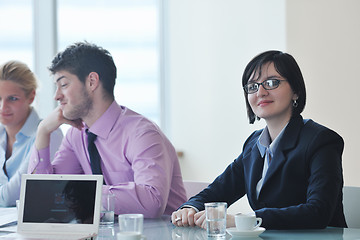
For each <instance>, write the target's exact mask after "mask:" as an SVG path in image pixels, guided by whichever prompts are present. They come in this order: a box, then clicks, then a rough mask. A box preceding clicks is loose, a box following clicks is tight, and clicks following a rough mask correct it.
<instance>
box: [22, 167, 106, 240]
mask: <svg viewBox="0 0 360 240" xmlns="http://www.w3.org/2000/svg"><path fill="white" fill-rule="evenodd" d="M102 184H103V176H102V175H60V174H23V175H22V178H21V189H20V202H19V208H18V226H17V235H18V236H19V237H20V238H19V239H93V237H95V236H96V235H97V234H98V231H99V221H100V208H101V194H102Z"/></svg>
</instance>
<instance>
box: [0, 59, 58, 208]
mask: <svg viewBox="0 0 360 240" xmlns="http://www.w3.org/2000/svg"><path fill="white" fill-rule="evenodd" d="M37 86H38V85H37V80H36V77H35V75H34V73H33V72H32V71H31V70H30V69H29V67H28V66H27V65H26V64H24V63H22V62H19V61H8V62H6V63H4V64H3V65H1V66H0V166H1V169H0V206H1V207H10V206H15V202H16V200H18V199H19V194H20V184H21V174H23V173H26V172H27V167H28V161H29V156H30V154H29V152H30V149H31V147H32V145H33V143H34V140H35V136H36V130H37V126H38V124H39V122H40V118H39V116H38V114H37V113H36V111H35V109H34V108H33V107H32V106H31V104H32V103H33V101H34V99H35V95H36V88H37ZM62 137H63V134H62V132H61V131H60V129H57V130H56V131H54V133H53V134H52V136H51V139H52V141H51V151H50V154H51V156H53V155H54V153H55V151H56V150H57V149H58V147H59V146H60V143H61V140H62Z"/></svg>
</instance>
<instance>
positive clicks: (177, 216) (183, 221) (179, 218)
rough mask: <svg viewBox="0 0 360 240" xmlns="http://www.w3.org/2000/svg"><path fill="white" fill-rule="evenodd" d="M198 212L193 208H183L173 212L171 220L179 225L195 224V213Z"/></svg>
mask: <svg viewBox="0 0 360 240" xmlns="http://www.w3.org/2000/svg"><path fill="white" fill-rule="evenodd" d="M195 214H196V211H195V209H193V208H182V209H179V210H177V211H175V212H173V213H172V214H171V222H172V223H173V224H174V225H175V226H178V227H188V226H192V227H193V226H195V219H194V215H195Z"/></svg>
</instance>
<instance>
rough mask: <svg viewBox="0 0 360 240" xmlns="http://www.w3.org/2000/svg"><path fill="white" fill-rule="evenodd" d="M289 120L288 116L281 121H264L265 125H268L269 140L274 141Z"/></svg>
mask: <svg viewBox="0 0 360 240" xmlns="http://www.w3.org/2000/svg"><path fill="white" fill-rule="evenodd" d="M289 121H290V118H289V119H284V120H282V121H280V120H279V119H277V120H267V121H266V125H267V127H268V130H269V134H270V138H271V142H272V141H274V139H275V138H276V137H277V136H278V135H279V134H280V132H281V131H282V130H283V129H284V127H285V126H286V124H288V122H289Z"/></svg>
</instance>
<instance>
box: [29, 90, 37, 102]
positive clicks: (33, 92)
mask: <svg viewBox="0 0 360 240" xmlns="http://www.w3.org/2000/svg"><path fill="white" fill-rule="evenodd" d="M35 95H36V91H35V89H33V90H32V91H31V93H30V94H29V105H30V104H32V103H33V101H34V99H35Z"/></svg>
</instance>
